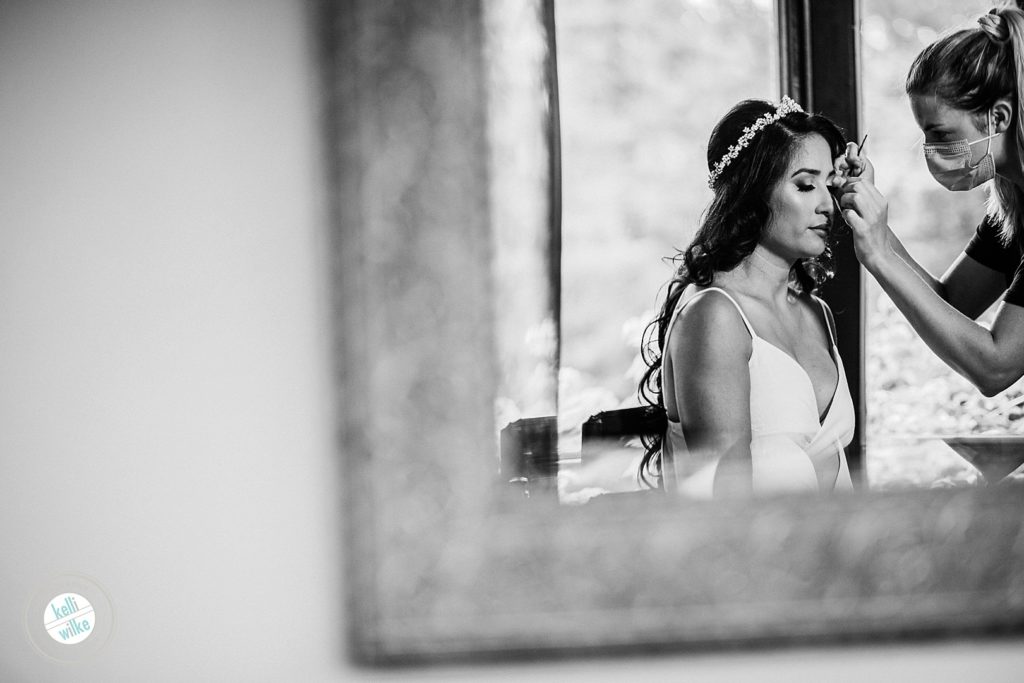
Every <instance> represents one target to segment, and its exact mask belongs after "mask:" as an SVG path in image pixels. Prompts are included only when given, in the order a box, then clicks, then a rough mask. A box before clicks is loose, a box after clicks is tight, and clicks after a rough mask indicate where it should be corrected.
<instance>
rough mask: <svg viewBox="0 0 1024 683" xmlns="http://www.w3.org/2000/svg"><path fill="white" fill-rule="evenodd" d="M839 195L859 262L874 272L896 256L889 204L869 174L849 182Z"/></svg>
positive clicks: (849, 179)
mask: <svg viewBox="0 0 1024 683" xmlns="http://www.w3.org/2000/svg"><path fill="white" fill-rule="evenodd" d="M836 194H837V196H838V202H839V208H840V210H841V211H842V214H843V219H844V220H845V221H846V223H847V225H849V226H850V228H851V229H852V231H853V248H854V251H856V253H857V259H858V260H859V261H860V262H861V263H862V264H864V266H865V267H866V268H867V269H868V270H870V271H872V272H874V270H873V268H874V266H875V265H877V264H878V263H879V262H880V261H881V260H882V259H885V258H887V257H889V256H891V255H892V253H893V252H892V249H891V248H890V246H889V236H890V229H889V202H888V200H886V198H885V197H884V196H883V195H882V193H881V192H879V191H878V188H876V187H875V184H874V183H873V182H871V181H870V180H868V176H867V173H864V174H862V175H860V176H858V177H850V178H847V179H845V180H844V182H843V185H842V187H841V188H840V189H838V190H837V191H836Z"/></svg>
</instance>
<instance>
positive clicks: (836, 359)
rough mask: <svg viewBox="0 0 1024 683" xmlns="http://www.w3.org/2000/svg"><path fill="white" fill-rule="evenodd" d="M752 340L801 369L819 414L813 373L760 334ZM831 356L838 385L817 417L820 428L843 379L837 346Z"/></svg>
mask: <svg viewBox="0 0 1024 683" xmlns="http://www.w3.org/2000/svg"><path fill="white" fill-rule="evenodd" d="M751 338H752V339H757V340H760V341H761V342H762V343H764V344H765V345H767V346H770V347H771V348H773V349H775V350H776V351H778V352H779V354H781V355H783V356H785V357H786V358H788V359H789V360H790V362H792V363H793V365H795V366H796V367H798V368H800V371H801V372H802V373H803V375H804V377H806V378H807V383H808V384H809V385H810V386H811V394H812V395H813V396H814V407H815V411H814V412H815V413H817V412H818V411H817V407H818V394H817V392H815V391H814V380H813V379H811V373H809V372H807V369H806V368H805V367H804V366H803V365H801V364H800V361H798V360H797V359H796V358H794V357H793V356H791V355H790V354H789V353H787V352H786V351H784V350H783V349H782V347H780V346H776V345H775V344H772V343H771V342H770V341H768V340H767V339H765V338H764V337H762V336H760V335H758V334H752V335H751ZM829 356H831V357H832V365H833V367H835V369H836V385H835V387H833V389H832V397H831V398H829V400H828V404H827V405H826V406H825V412H824V413H820V414H818V416H817V417H818V425H819V426H824V424H825V420H827V419H828V416H829V415H830V414H831V413H832V406H833V404H835V402H836V394H838V393H839V382H840V381H841V379H842V378H841V377H840V375H841V374H842V372H843V371H842V368H840V367H839V349H837V348H836V345H835V344H831V345H830V346H829Z"/></svg>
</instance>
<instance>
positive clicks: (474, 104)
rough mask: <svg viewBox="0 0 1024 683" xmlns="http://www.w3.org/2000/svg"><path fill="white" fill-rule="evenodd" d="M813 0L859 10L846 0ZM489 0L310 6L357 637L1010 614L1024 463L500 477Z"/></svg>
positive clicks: (622, 640)
mask: <svg viewBox="0 0 1024 683" xmlns="http://www.w3.org/2000/svg"><path fill="white" fill-rule="evenodd" d="M810 5H811V3H809V2H794V3H790V2H780V4H779V8H780V10H779V11H780V17H781V18H782V25H781V27H780V28H782V30H781V31H780V33H781V34H782V35H783V40H787V37H786V36H787V35H788V34H787V31H790V30H797V31H803V35H807V31H809V28H808V26H807V25H805V26H804V27H803V28H801V27H800V21H806V20H808V17H809V16H810V15H809V14H808V12H809V11H810V9H809V8H810ZM814 5H815V6H816V7H817V8H825V9H823V10H821V11H823V12H826V13H827V12H828V11H832V10H835V11H837V12H840V14H839V15H837V16H839V20H838V21H837V22H834V23H835V26H836V27H837V28H835V29H833V30H835V31H840V32H842V31H845V32H848V33H852V31H851V27H852V26H854V25H855V23H853V24H851V23H850V20H851V19H852V18H854V17H853V14H852V13H853V12H854V11H855V3H854V2H852V1H850V0H843V1H841V2H840V1H839V0H835V1H833V0H829V2H816V3H814ZM548 6H549V3H548V4H545V3H543V2H539V1H537V3H536V7H538V11H545V10H544V8H545V7H548ZM484 11H485V8H484V3H482V2H481V1H480V0H461V1H458V0H440V1H438V2H431V3H406V2H396V1H394V0H385V1H381V0H346V1H342V2H325V3H322V4H320V5H318V6H317V7H316V12H315V15H316V16H315V22H316V25H317V30H318V31H319V42H320V45H321V48H322V49H321V52H320V55H319V58H320V63H321V66H322V73H323V78H324V81H323V85H324V88H323V90H324V93H325V101H326V106H325V112H326V114H325V117H324V135H325V149H326V156H325V164H326V167H327V169H328V181H329V187H328V198H329V204H330V214H331V222H332V227H331V233H332V235H331V236H332V242H331V249H332V261H333V273H334V275H333V277H334V284H335V287H334V291H335V312H336V321H337V322H336V326H337V327H336V330H337V335H336V345H335V348H336V358H337V379H338V392H339V397H340V400H339V403H340V406H341V415H340V416H339V424H340V436H339V441H340V459H341V467H340V470H341V472H342V474H341V482H342V489H343V495H344V504H345V510H346V515H345V523H346V529H347V531H346V538H345V543H346V553H345V557H346V558H347V559H346V567H345V574H346V581H347V588H346V594H347V596H348V597H347V599H348V610H347V612H348V614H349V623H348V638H349V646H350V651H351V652H352V653H353V655H354V657H355V658H356V659H357V660H358V661H359V662H362V663H371V664H394V663H409V662H428V661H441V660H444V661H451V660H457V659H482V658H495V657H513V656H521V655H523V654H528V655H530V656H548V655H558V656H564V655H567V654H570V655H572V654H595V653H601V654H609V653H633V654H635V653H638V652H648V651H661V650H680V649H682V650H685V649H695V648H707V647H724V646H730V647H731V646H735V645H736V644H741V645H744V644H749V645H754V644H756V645H764V644H778V643H795V642H799V643H802V644H806V643H808V642H812V643H813V642H836V641H845V640H848V639H851V638H858V639H862V638H872V639H874V638H884V637H890V636H897V635H898V636H905V635H908V634H912V635H937V634H950V633H957V634H963V633H974V634H977V633H983V632H992V631H1007V630H1013V629H1019V628H1020V627H1021V625H1022V624H1024V524H1022V520H1024V498H1022V497H1021V495H1020V491H1019V490H1017V489H1015V488H1012V487H992V488H989V489H980V490H935V491H919V492H910V493H900V494H893V493H890V494H866V493H863V494H857V495H850V496H845V497H836V498H833V499H827V500H826V499H818V498H803V497H787V498H778V499H771V500H765V501H761V502H757V503H717V504H713V505H707V504H687V503H684V502H682V501H676V500H669V499H665V498H663V497H661V496H658V495H654V494H651V495H636V496H618V497H612V496H609V497H607V499H606V500H598V501H597V502H594V503H591V504H588V505H585V506H581V507H577V508H564V507H559V506H557V505H554V504H551V505H547V504H544V503H543V502H540V501H534V502H532V504H530V505H523V504H521V501H520V502H518V503H510V502H509V501H507V500H505V493H504V491H503V490H502V489H501V488H500V487H499V486H498V485H497V484H496V483H493V482H494V480H495V473H494V470H495V460H494V457H493V454H495V453H496V449H497V444H496V442H495V431H494V414H493V401H494V396H495V379H494V378H495V376H496V372H495V371H496V368H495V355H494V347H495V342H494V337H493V332H492V330H493V325H494V311H493V304H492V300H493V299H492V294H493V287H494V285H493V282H492V275H491V268H490V263H491V257H492V240H491V221H490V218H489V209H488V207H489V197H488V153H489V151H488V148H487V140H486V135H485V129H486V118H487V113H486V107H485V102H486V70H485V53H486V51H485V46H484V38H485V36H484V30H483V21H482V18H483V14H484ZM842 12H847V13H848V16H847V18H846V19H843V18H842V17H843V16H844V15H842ZM801 13H803V14H801ZM812 20H813V18H812ZM787 27H788V28H787ZM794 27H795V28H794ZM819 28H820V27H819ZM788 40H793V36H792V35H789V38H788ZM817 40H819V41H825V42H826V44H827V41H829V40H842V41H845V43H844V44H850V41H851V40H852V39H851V38H850V37H849V36H847V37H841V36H840V37H838V38H837V37H836V36H831V37H830V36H828V35H824V34H822V35H819V36H818V38H817ZM807 49H810V48H807ZM801 50H803V51H801ZM783 54H784V55H789V57H787V58H785V59H784V60H783V61H786V59H789V60H790V61H792V60H793V59H796V62H795V63H793V64H791V65H790V67H787V68H789V71H788V73H790V74H791V76H792V77H791V79H790V80H789V81H787V80H786V79H784V86H785V87H786V88H787V89H790V90H794V89H797V88H806V87H813V85H814V79H813V74H812V73H811V71H812V70H811V69H809V68H808V64H807V63H802V65H801V62H800V60H801V59H805V58H806V56H807V51H806V50H805V49H804V48H801V49H796V50H795V51H794V50H789V51H787V50H786V49H784V50H783ZM851 54H853V59H852V60H850V63H849V66H850V68H855V53H851ZM793 55H795V57H793ZM801 55H804V56H803V57H801ZM784 66H785V65H784ZM810 66H813V60H811V62H810ZM801 70H803V71H804V72H805V76H806V77H805V78H804V79H803V80H800V78H799V77H798V76H799V74H800V73H801ZM794 74H795V75H796V76H793V75H794ZM854 92H855V90H854ZM805 97H806V96H805ZM823 102H824V99H819V102H818V104H817V106H818V108H822V107H823V106H824V105H823V104H822V103H823ZM845 106H847V107H849V106H850V105H849V104H847V105H845ZM853 107H854V108H853V109H852V110H849V109H848V110H847V111H846V114H845V115H846V116H848V118H847V120H846V125H847V126H848V127H849V128H851V129H854V128H855V126H854V124H855V121H854V120H853V119H851V118H849V115H850V113H851V111H855V101H854V104H853ZM857 310H858V309H855V314H856V315H859V313H858V312H857ZM858 335H859V330H858ZM841 336H842V334H841ZM858 339H859V336H858ZM857 343H858V344H859V341H858V342H857ZM858 372H859V370H858ZM857 386H860V384H858V385H857Z"/></svg>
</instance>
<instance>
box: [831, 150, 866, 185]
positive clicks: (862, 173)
mask: <svg viewBox="0 0 1024 683" xmlns="http://www.w3.org/2000/svg"><path fill="white" fill-rule="evenodd" d="M862 152H863V150H862V149H861V148H860V146H859V145H857V143H856V142H848V143H847V144H846V152H845V153H844V154H841V155H839V156H838V157H836V158H835V160H834V161H833V162H832V167H833V169H835V172H836V174H835V175H834V176H833V177H832V187H834V188H835V189H837V190H839V189H842V187H843V185H845V184H846V181H847V180H848V179H850V178H864V179H865V180H867V181H868V182H869V183H872V184H874V182H875V167H874V166H873V165H872V164H871V161H870V160H869V159H868V158H867V157H866V156H864V154H863V153H862Z"/></svg>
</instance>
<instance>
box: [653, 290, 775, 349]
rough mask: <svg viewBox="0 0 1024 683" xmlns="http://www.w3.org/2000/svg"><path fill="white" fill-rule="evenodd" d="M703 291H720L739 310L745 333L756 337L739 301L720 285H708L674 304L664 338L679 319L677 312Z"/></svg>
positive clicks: (753, 337)
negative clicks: (673, 311) (674, 307)
mask: <svg viewBox="0 0 1024 683" xmlns="http://www.w3.org/2000/svg"><path fill="white" fill-rule="evenodd" d="M705 292H720V293H721V294H723V295H724V296H725V298H726V299H728V300H729V301H731V302H732V305H733V306H735V307H736V310H737V311H738V312H739V314H740V318H742V319H743V324H744V326H746V328H747V333H748V334H749V335H750V337H751V338H752V339H757V334H756V333H755V332H754V326H753V325H751V324H750V321H749V320H747V315H746V314H745V313H744V312H743V309H742V308H740V305H739V303H737V302H736V299H734V298H732V295H731V294H729V292H727V291H725V290H724V289H722V288H721V287H708V288H707V289H702V290H700V291H699V292H697V293H696V294H694V295H693V296H691V297H690V298H689V299H687V300H686V301H682V300H680V302H679V303H678V304H677V305H676V311H675V313H673V314H672V322H671V323H669V327H668V331H667V332H666V334H665V338H666V339H668V336H669V335H670V334H671V333H672V328H673V327H675V324H676V320H678V319H679V314H680V313H681V312H682V311H683V309H684V308H686V307H687V306H689V305H690V302H692V301H694V300H696V299H697V298H698V297H700V296H701V295H702V294H704V293H705Z"/></svg>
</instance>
